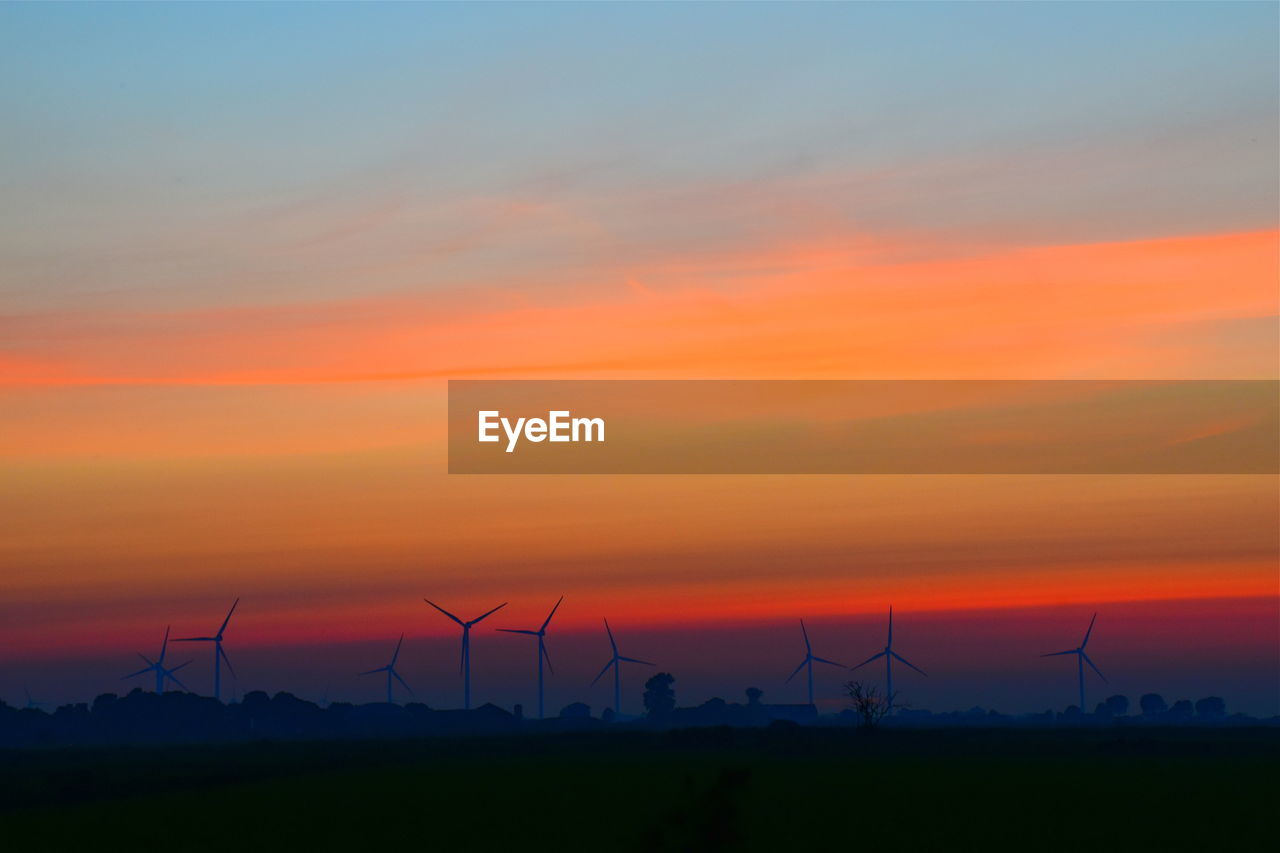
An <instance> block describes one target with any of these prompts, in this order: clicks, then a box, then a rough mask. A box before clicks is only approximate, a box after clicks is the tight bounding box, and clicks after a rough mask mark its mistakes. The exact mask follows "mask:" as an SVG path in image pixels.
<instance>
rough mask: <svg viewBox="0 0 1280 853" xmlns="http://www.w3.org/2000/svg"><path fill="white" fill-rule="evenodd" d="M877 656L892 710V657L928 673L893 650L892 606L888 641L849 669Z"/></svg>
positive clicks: (867, 662)
mask: <svg viewBox="0 0 1280 853" xmlns="http://www.w3.org/2000/svg"><path fill="white" fill-rule="evenodd" d="M877 658H884V693H885V696H884V701H885V703H886V705H887V706H888V708H887V711H892V710H893V661H894V659H895V658H897V660H898V662H899V663H904V664H906V665H907V666H909V667H911V668H912V669H914V670H915V671H916V672H918V673H920V674H921V675H928V673H927V672H925V671H924V670H923V669H921V668H920V667H918V666H916V665H915V664H913V663H912V662H911V661H909V660H907V659H906V658H904V657H903V656H902V655H900V654H898V653H897V652H895V651H894V650H893V607H892V606H890V607H889V639H888V642H886V643H885V646H884V649H882V650H881V651H879V652H876V653H875V654H874V655H872V656H871V657H869V658H867V659H866V660H864V661H863V662H862V663H860V664H858V666H855V667H850V670H849V671H850V672H852V671H853V670H855V669H858V668H860V667H864V666H866V665H867V664H869V663H871V662H872V661H873V660H876V659H877Z"/></svg>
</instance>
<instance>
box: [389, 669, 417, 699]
mask: <svg viewBox="0 0 1280 853" xmlns="http://www.w3.org/2000/svg"><path fill="white" fill-rule="evenodd" d="M391 677H392V678H394V679H395V680H396V681H398V682H400V686H401V687H403V688H404V689H405V690H408V691H409V695H410V696H417V695H418V694H417V693H414V692H413V688H412V687H410V686H409V685H408V684H406V683H405V681H404V679H403V678H401V677H400V673H398V672H396V671H395V670H394V669H393V670H391Z"/></svg>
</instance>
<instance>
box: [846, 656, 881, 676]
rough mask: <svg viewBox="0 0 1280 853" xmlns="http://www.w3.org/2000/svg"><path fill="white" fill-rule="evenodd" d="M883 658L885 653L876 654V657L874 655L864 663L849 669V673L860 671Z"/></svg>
mask: <svg viewBox="0 0 1280 853" xmlns="http://www.w3.org/2000/svg"><path fill="white" fill-rule="evenodd" d="M882 657H884V652H876V653H875V654H874V655H872V656H871V657H869V658H867V659H866V660H864V661H863V662H862V663H860V664H858V665H857V666H851V667H849V671H850V672H853V671H854V670H855V669H860V668H862V667H864V666H866V665H867V664H869V663H871V662H872V661H873V660H875V659H876V658H882Z"/></svg>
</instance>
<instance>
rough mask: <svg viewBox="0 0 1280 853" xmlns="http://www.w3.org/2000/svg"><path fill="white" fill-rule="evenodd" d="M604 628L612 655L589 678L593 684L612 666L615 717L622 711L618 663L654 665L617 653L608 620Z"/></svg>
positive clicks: (616, 646) (616, 645)
mask: <svg viewBox="0 0 1280 853" xmlns="http://www.w3.org/2000/svg"><path fill="white" fill-rule="evenodd" d="M604 629H605V631H607V632H608V633H609V647H610V648H611V649H613V657H611V658H609V662H608V663H606V664H605V665H604V669H602V670H600V674H599V675H597V676H596V677H595V678H593V679H591V685H592V686H594V685H595V683H596V682H597V681H599V680H600V679H601V678H603V677H604V674H605V673H606V672H608V671H609V667H613V714H614V717H615V718H617V717H618V716H619V715H621V713H622V680H621V678H620V676H619V675H618V664H619V663H623V662H625V663H642V664H644V665H645V666H655V664H652V663H649V662H648V661H647V660H639V659H637V658H627V657H623V656H622V655H620V654H618V644H617V643H616V642H614V639H613V629H612V628H610V627H609V620H608V619H606V620H604Z"/></svg>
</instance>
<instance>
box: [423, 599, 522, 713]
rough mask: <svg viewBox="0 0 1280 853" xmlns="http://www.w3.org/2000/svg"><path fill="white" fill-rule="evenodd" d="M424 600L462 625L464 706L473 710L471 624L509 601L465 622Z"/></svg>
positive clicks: (433, 603)
mask: <svg viewBox="0 0 1280 853" xmlns="http://www.w3.org/2000/svg"><path fill="white" fill-rule="evenodd" d="M422 600H423V601H425V602H426V603H427V604H430V605H431V606H432V607H434V608H435V609H436V610H439V611H440V612H441V613H443V614H444V615H445V616H448V617H449V618H450V619H452V620H453V621H454V622H457V623H458V624H459V625H461V626H462V707H463V708H464V709H466V710H468V711H469V710H471V626H472V625H474V624H476V623H477V622H479V621H480V620H481V619H484V618H485V617H486V616H490V615H492V614H494V613H496V612H497V611H499V610H501V609H502V608H504V607H506V606H507V603H506V602H505V601H504V602H502V603H501V604H499V605H498V606H497V607H495V608H493V610H490V611H488V612H487V613H484V614H482V615H480V616H477V617H476V618H474V619H472V620H471V621H470V622H463V621H462V620H461V619H459V618H458V617H457V616H454V615H453V614H452V613H450V612H449V611H448V610H445V609H444V608H443V607H441V606H440V605H439V604H436V603H435V602H434V601H432V600H431V599H429V598H424V599H422Z"/></svg>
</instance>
